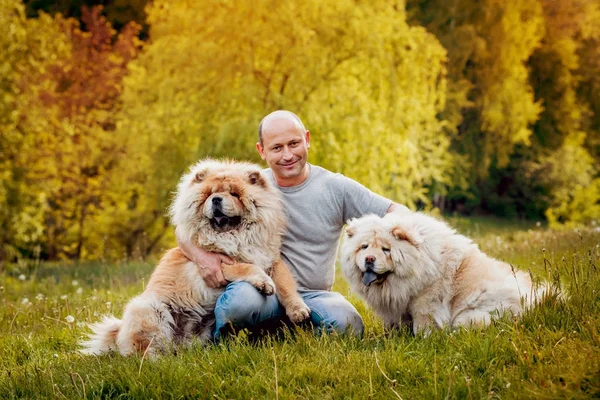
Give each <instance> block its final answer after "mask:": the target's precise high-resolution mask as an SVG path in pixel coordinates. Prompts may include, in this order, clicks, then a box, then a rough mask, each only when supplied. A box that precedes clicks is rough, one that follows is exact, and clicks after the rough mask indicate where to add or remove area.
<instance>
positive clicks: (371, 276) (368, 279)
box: [362, 271, 377, 286]
mask: <svg viewBox="0 0 600 400" xmlns="http://www.w3.org/2000/svg"><path fill="white" fill-rule="evenodd" d="M376 280H377V274H376V273H375V272H373V271H365V273H364V274H363V277H362V281H363V283H364V284H365V285H366V286H370V285H371V283H373V282H374V281H376Z"/></svg>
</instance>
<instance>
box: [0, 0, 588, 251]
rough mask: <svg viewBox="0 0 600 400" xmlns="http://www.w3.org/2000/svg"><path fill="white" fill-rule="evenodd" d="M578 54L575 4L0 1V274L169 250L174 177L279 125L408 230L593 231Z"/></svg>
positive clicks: (583, 48) (235, 154) (583, 38)
mask: <svg viewBox="0 0 600 400" xmlns="http://www.w3.org/2000/svg"><path fill="white" fill-rule="evenodd" d="M102 6H103V7H102ZM599 41H600V7H599V6H598V4H597V2H594V1H588V0H569V1H565V2H556V1H553V0H515V1H511V2H505V1H500V0H483V1H473V0H469V1H466V0H453V1H450V2H445V1H440V0H421V1H417V0H408V1H407V3H406V4H404V3H403V2H398V1H388V0H374V1H371V2H357V1H350V0H340V1H336V2H321V1H317V0H307V1H304V2H277V1H268V0H265V1H259V2H254V4H252V3H251V2H245V1H241V0H234V1H229V2H223V1H216V0H207V1H203V2H196V1H177V2H170V1H166V0H162V1H160V0H155V1H152V2H147V1H126V0H114V1H104V2H98V1H79V2H50V1H42V0H38V1H25V2H21V1H17V0H0V46H1V49H2V61H1V63H0V133H1V137H0V178H1V184H0V260H12V259H14V258H15V257H21V256H25V257H41V258H45V259H61V258H68V259H102V258H110V259H118V258H124V257H145V256H147V255H149V254H151V253H152V252H154V251H157V250H160V249H162V248H164V247H165V246H170V245H173V244H174V241H173V233H172V229H171V228H170V227H169V223H168V219H167V218H166V216H165V210H166V207H167V206H168V204H169V202H170V199H171V192H172V190H173V189H174V187H175V185H176V184H177V181H178V179H179V176H180V175H181V174H182V173H183V172H184V171H185V169H186V168H187V166H189V165H190V164H192V163H193V162H195V161H196V160H197V159H199V158H201V157H207V156H210V157H228V158H236V159H244V160H251V161H255V162H258V161H259V160H260V159H259V158H258V155H257V154H256V151H255V150H254V143H255V142H256V140H257V133H256V130H257V127H258V123H259V122H260V119H261V118H262V117H263V116H264V115H266V114H267V113H269V112H270V111H273V110H276V109H282V108H283V109H289V110H292V111H294V112H296V113H297V114H298V115H299V116H300V117H301V118H302V119H303V121H304V123H305V125H306V126H307V128H308V129H309V130H311V132H312V141H313V146H312V147H311V153H310V161H311V162H313V163H316V164H319V165H322V166H324V167H326V168H329V169H331V170H333V171H337V172H342V173H344V174H346V175H348V176H350V177H352V178H355V179H357V180H358V181H360V182H362V183H363V184H365V185H367V186H368V187H370V188H371V189H373V190H375V191H377V192H379V193H381V194H383V195H386V196H388V197H390V198H392V199H394V200H396V201H398V202H401V203H405V204H407V205H409V206H410V207H412V208H424V207H431V206H435V207H438V208H440V209H442V210H443V211H446V212H454V211H458V212H461V213H467V214H470V213H485V214H495V215H499V216H507V217H518V218H535V219H537V220H540V219H547V220H548V221H549V222H550V224H552V225H553V226H571V225H577V224H591V223H596V222H598V221H599V220H600V177H599V175H598V172H599V171H598V168H599V163H598V160H599V157H600V132H599V131H600V78H598V76H600V74H599V72H600V50H599V46H598V43H599Z"/></svg>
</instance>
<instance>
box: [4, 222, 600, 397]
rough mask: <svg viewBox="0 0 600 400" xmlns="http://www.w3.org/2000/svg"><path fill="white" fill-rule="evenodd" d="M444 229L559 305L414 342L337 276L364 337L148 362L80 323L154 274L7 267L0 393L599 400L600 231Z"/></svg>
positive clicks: (301, 335) (239, 342) (116, 308)
mask: <svg viewBox="0 0 600 400" xmlns="http://www.w3.org/2000/svg"><path fill="white" fill-rule="evenodd" d="M451 221H452V223H453V225H455V226H457V228H458V229H459V230H460V231H461V232H463V233H466V234H469V235H471V236H473V237H474V238H475V239H476V240H477V242H478V243H479V244H480V246H481V248H482V249H483V250H484V251H486V252H487V253H488V254H490V255H492V256H495V257H498V258H502V259H504V260H506V261H509V262H511V263H513V265H515V266H516V267H519V268H522V269H525V270H531V271H532V273H533V274H534V275H536V276H537V277H541V278H546V277H547V278H546V279H550V280H556V279H560V281H561V282H562V285H563V287H564V288H565V289H566V290H567V292H568V294H569V296H568V299H567V300H565V301H556V300H552V299H549V300H548V301H547V302H546V303H544V304H543V305H541V306H539V307H537V308H536V309H534V310H532V311H529V312H527V313H525V315H524V316H523V317H522V318H521V319H519V320H514V319H512V318H511V317H509V316H505V317H503V318H501V319H499V320H497V321H495V322H494V323H493V324H492V325H491V326H490V327H488V328H487V329H485V330H479V329H471V330H461V331H455V332H449V331H438V332H434V333H433V334H432V335H431V336H430V337H428V338H423V337H412V336H411V335H409V334H408V333H406V332H403V331H398V332H393V333H385V332H384V331H383V328H382V325H381V322H380V321H379V320H378V319H377V318H376V317H375V316H374V315H373V314H372V312H370V311H369V310H368V309H367V307H366V306H365V305H364V304H363V303H362V302H361V301H360V300H358V299H357V298H356V297H353V296H352V295H351V294H350V293H349V289H348V285H347V284H346V283H345V282H344V281H343V278H342V277H341V274H338V275H337V280H336V284H335V289H336V290H338V291H340V292H341V293H342V294H344V295H347V296H348V297H349V298H350V299H351V301H352V302H353V303H354V304H355V305H356V307H357V308H358V310H359V312H360V313H361V314H362V315H363V317H364V319H365V324H366V332H365V336H364V338H363V339H362V340H358V339H353V338H348V337H337V336H322V337H314V336H313V335H312V334H310V333H308V332H304V331H300V332H296V333H295V334H294V335H291V334H288V335H287V336H286V337H285V339H281V338H279V339H277V338H273V337H266V338H265V339H264V340H262V341H260V342H258V343H250V342H249V341H248V340H247V338H246V337H245V336H244V335H241V336H239V337H237V338H235V339H233V340H230V341H227V342H225V343H222V344H220V345H209V346H201V345H199V344H196V345H193V346H191V347H190V348H188V349H180V350H179V351H178V352H177V354H176V355H168V356H163V357H160V358H158V359H156V360H148V359H143V358H142V357H141V356H132V357H128V358H123V357H121V356H118V355H105V356H101V357H86V356H82V355H79V354H78V353H77V352H76V349H77V342H78V341H79V340H80V338H81V337H82V336H83V335H84V334H85V333H86V332H87V328H86V327H85V326H84V323H87V322H90V321H96V320H98V319H99V315H101V314H104V313H107V312H114V313H116V314H117V315H120V313H121V310H122V308H123V306H124V305H125V303H126V302H127V301H128V299H130V298H131V297H132V296H133V295H135V294H136V293H139V292H140V291H142V290H143V287H144V282H145V281H144V280H147V278H148V276H149V274H150V273H151V271H152V268H153V265H152V264H149V263H123V264H117V265H109V264H105V263H89V264H83V265H77V266H76V265H61V264H41V265H39V264H38V263H35V262H31V263H23V264H20V265H10V266H5V268H4V270H2V271H0V286H1V289H0V299H1V302H2V307H1V309H0V398H2V399H10V398H36V399H37V398H69V399H70V398H81V397H86V398H124V399H128V398H144V399H150V398H155V399H162V398H167V399H170V398H212V399H226V398H244V399H246V398H248V399H249V398H254V399H264V398H269V399H275V398H280V399H298V398H300V399H302V398H310V399H328V398H357V399H367V398H373V399H393V398H400V397H401V398H404V399H412V398H432V399H447V398H448V399H452V398H459V399H463V398H466V399H469V398H473V399H480V398H502V399H512V398H519V399H521V398H535V399H552V398H565V397H566V398H591V397H600V346H599V344H600V332H599V330H600V295H599V293H600V275H599V272H598V267H599V263H598V261H599V259H600V248H599V246H600V232H597V231H593V230H583V231H581V232H577V231H568V232H554V231H548V230H545V229H544V228H540V227H537V226H536V225H535V224H533V225H529V226H523V225H518V226H515V225H510V224H505V223H498V222H497V221H493V222H491V223H488V224H486V220H477V221H475V222H473V221H468V220H454V219H453V220H451ZM20 275H23V277H24V278H25V280H21V279H22V278H23V277H22V278H21V279H19V276H20ZM74 281H76V282H74ZM25 298H27V300H28V301H25V300H24V299H25ZM67 316H72V317H73V318H74V321H73V322H67V319H66V318H67ZM69 320H70V319H69Z"/></svg>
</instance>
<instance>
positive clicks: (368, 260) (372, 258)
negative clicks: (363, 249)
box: [365, 256, 376, 264]
mask: <svg viewBox="0 0 600 400" xmlns="http://www.w3.org/2000/svg"><path fill="white" fill-rule="evenodd" d="M375 260H376V258H375V256H366V257H365V262H366V263H367V264H373V263H374V262H375Z"/></svg>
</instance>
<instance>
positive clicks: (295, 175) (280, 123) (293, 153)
mask: <svg viewBox="0 0 600 400" xmlns="http://www.w3.org/2000/svg"><path fill="white" fill-rule="evenodd" d="M262 139H263V140H262V144H261V143H257V144H256V148H257V150H258V152H259V153H260V156H261V157H262V159H263V160H265V161H266V162H267V164H268V165H269V167H270V168H271V170H272V171H273V174H274V175H275V178H276V179H277V181H278V183H279V184H280V185H281V184H282V183H284V184H285V185H286V186H295V185H296V184H299V183H302V182H303V180H304V172H305V171H304V167H305V165H306V160H307V158H308V148H309V147H310V132H309V131H304V130H303V129H302V128H301V126H300V125H299V124H297V123H296V122H295V121H294V120H293V119H290V118H278V119H273V120H270V121H268V123H266V124H264V126H263V130H262Z"/></svg>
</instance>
